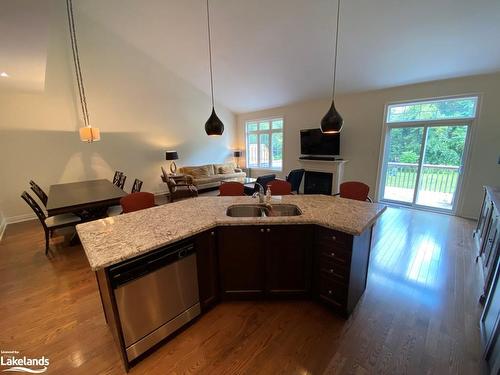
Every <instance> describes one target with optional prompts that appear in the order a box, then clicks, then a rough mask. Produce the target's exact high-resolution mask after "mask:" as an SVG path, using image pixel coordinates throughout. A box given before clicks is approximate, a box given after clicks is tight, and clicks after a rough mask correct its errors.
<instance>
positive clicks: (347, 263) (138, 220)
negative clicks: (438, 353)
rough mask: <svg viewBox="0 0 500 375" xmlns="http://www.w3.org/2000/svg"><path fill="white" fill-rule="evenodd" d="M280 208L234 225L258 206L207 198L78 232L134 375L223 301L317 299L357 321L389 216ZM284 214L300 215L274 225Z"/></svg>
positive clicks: (361, 206)
mask: <svg viewBox="0 0 500 375" xmlns="http://www.w3.org/2000/svg"><path fill="white" fill-rule="evenodd" d="M271 203H272V205H271V211H268V214H269V213H270V214H269V215H268V216H262V217H260V216H259V217H231V216H228V215H227V214H226V212H227V209H228V208H229V207H231V206H239V205H243V204H256V200H255V199H253V198H251V197H199V198H194V199H189V200H185V201H180V202H177V203H173V204H168V205H164V206H158V207H154V208H151V209H147V210H143V211H138V212H134V213H130V214H125V215H120V216H115V217H111V218H107V219H101V220H97V221H93V222H89V223H85V224H80V225H78V226H77V231H78V234H79V236H80V239H81V241H82V244H83V247H84V249H85V252H86V255H87V258H88V260H89V264H90V267H91V268H92V270H94V271H95V272H96V276H97V281H98V286H99V290H100V293H101V300H102V303H103V308H104V313H105V317H106V321H107V323H108V325H109V327H110V329H111V331H112V333H113V335H114V337H115V341H116V342H117V344H118V347H119V349H120V353H121V355H122V359H123V362H124V365H125V367H126V368H127V369H128V367H129V365H131V364H133V363H134V362H135V361H137V360H139V359H140V358H141V357H142V356H143V354H144V352H146V350H147V349H149V348H150V347H151V346H154V345H156V344H157V343H159V342H161V341H162V340H163V339H164V338H165V337H168V336H169V335H171V334H172V333H174V332H175V331H177V330H178V329H180V328H181V327H182V326H184V325H185V324H186V323H187V322H189V321H191V320H192V319H193V318H194V317H196V316H198V315H199V314H200V313H203V312H205V311H207V310H208V309H209V308H211V307H212V306H214V305H215V304H216V303H218V302H219V301H221V300H222V301H224V300H227V299H255V298H259V299H261V298H313V299H316V300H318V301H321V302H323V303H325V304H326V305H328V306H329V307H331V308H332V311H335V312H336V313H338V314H340V315H342V316H344V317H347V316H348V315H349V314H350V313H351V312H352V310H353V309H354V308H355V306H356V304H357V302H358V300H359V298H360V297H361V295H362V294H363V292H364V290H365V287H366V277H367V269H368V260H369V254H370V244H371V234H372V227H373V225H374V223H375V221H376V219H377V218H378V217H379V216H380V215H381V214H382V212H383V211H384V209H385V207H384V206H382V205H379V204H373V203H367V202H358V201H353V200H348V199H342V198H339V197H332V196H323V195H297V196H295V195H292V196H283V197H273V200H272V202H271ZM284 205H294V206H296V208H297V211H298V214H297V215H295V216H273V213H272V207H273V206H274V207H278V206H282V207H283V206H284ZM174 258H175V259H174ZM154 274H157V275H161V277H156V278H153V277H152V275H154ZM141 283H142V284H143V285H142V288H139V286H140V285H141ZM181 301H182V306H184V307H182V308H181V305H180V302H181ZM177 305H179V306H178V307H177V308H178V310H175V311H170V310H172V308H173V307H174V306H177ZM146 307H147V309H146ZM158 316H160V317H162V316H163V318H161V319H160V318H158ZM155 319H156V320H155ZM158 319H159V320H158ZM144 322H149V323H150V324H149V326H148V325H147V324H146V325H145V324H144Z"/></svg>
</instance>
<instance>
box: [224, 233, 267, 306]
mask: <svg viewBox="0 0 500 375" xmlns="http://www.w3.org/2000/svg"><path fill="white" fill-rule="evenodd" d="M261 230H262V231H263V228H262V227H259V226H239V225H234V226H228V227H220V228H219V230H218V241H217V243H218V252H219V272H220V273H219V275H220V287H221V295H222V297H225V298H246V297H259V296H262V295H263V294H264V281H265V278H264V272H265V262H264V257H263V254H264V252H263V245H264V244H263V238H264V236H263V232H261Z"/></svg>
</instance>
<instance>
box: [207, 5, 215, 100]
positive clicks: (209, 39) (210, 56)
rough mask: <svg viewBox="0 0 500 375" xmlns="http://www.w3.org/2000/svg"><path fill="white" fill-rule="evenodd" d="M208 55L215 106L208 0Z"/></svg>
mask: <svg viewBox="0 0 500 375" xmlns="http://www.w3.org/2000/svg"><path fill="white" fill-rule="evenodd" d="M207 26H208V55H209V59H210V90H211V92H212V108H214V77H213V73H212V37H211V31H210V9H209V6H208V0H207Z"/></svg>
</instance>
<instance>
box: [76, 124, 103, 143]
mask: <svg viewBox="0 0 500 375" xmlns="http://www.w3.org/2000/svg"><path fill="white" fill-rule="evenodd" d="M80 140H81V141H82V142H89V143H91V142H95V141H100V140H101V132H100V131H99V128H91V127H90V126H86V127H83V128H80Z"/></svg>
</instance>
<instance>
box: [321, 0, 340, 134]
mask: <svg viewBox="0 0 500 375" xmlns="http://www.w3.org/2000/svg"><path fill="white" fill-rule="evenodd" d="M339 22H340V0H338V2H337V32H336V33H335V58H334V60H333V91H332V105H331V106H330V109H329V110H328V112H327V113H326V115H325V116H324V117H323V118H322V119H321V131H322V132H323V133H327V134H335V133H340V131H341V130H342V125H344V119H343V118H342V116H340V113H338V112H337V110H336V109H335V80H336V78H337V47H338V40H339Z"/></svg>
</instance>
